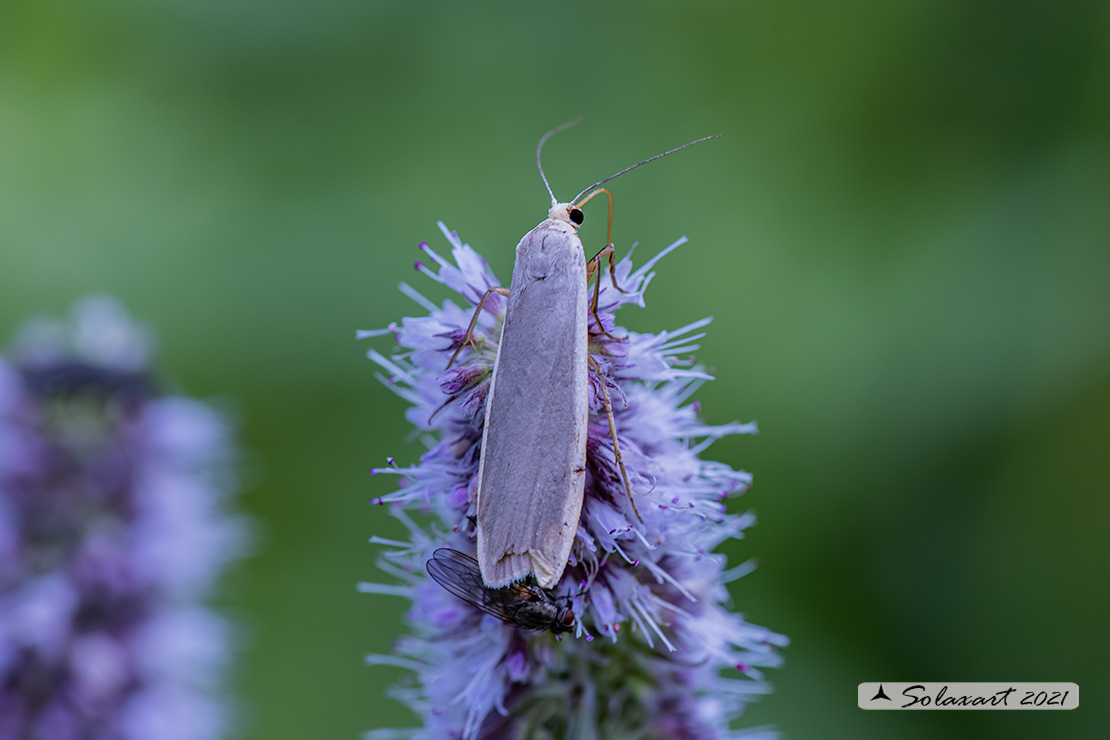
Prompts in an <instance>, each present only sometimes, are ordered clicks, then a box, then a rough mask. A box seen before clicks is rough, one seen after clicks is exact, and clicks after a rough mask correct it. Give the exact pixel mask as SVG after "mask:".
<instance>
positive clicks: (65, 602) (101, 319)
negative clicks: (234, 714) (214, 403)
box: [0, 297, 246, 740]
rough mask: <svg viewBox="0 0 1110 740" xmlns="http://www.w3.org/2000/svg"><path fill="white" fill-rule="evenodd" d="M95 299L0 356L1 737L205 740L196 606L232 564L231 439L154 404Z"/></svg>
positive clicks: (216, 684) (163, 403)
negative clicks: (7, 353) (67, 321)
mask: <svg viewBox="0 0 1110 740" xmlns="http://www.w3.org/2000/svg"><path fill="white" fill-rule="evenodd" d="M150 357H151V352H150V341H149V337H148V336H147V334H146V332H145V331H144V330H143V329H142V328H141V327H139V326H136V325H135V324H134V323H132V321H131V319H130V318H129V317H128V316H127V314H126V313H125V312H124V311H123V309H122V308H120V306H119V305H118V304H116V303H115V302H114V301H112V300H110V299H107V298H103V297H100V298H90V299H86V300H85V301H83V302H82V303H80V304H78V306H77V307H76V308H75V310H74V313H73V319H72V321H71V322H69V323H61V322H52V321H36V322H32V323H29V324H28V325H26V326H25V328H24V330H23V332H22V333H21V335H20V338H19V341H18V342H17V345H16V347H15V349H14V350H13V352H11V353H10V354H9V358H8V359H7V360H5V359H3V358H0V738H3V740H9V739H14V738H19V739H20V740H82V739H84V738H112V739H113V740H218V739H220V738H226V737H228V736H229V735H230V732H231V730H232V729H233V728H232V727H231V722H230V719H231V717H230V707H229V706H228V705H227V704H226V702H225V700H223V699H222V698H220V695H221V692H222V683H223V682H222V680H221V678H222V674H223V668H224V665H225V664H226V663H228V662H229V660H230V656H229V653H230V652H231V650H230V646H231V637H232V635H231V632H230V625H229V624H228V623H227V622H225V621H224V620H223V619H222V618H221V617H220V616H218V615H217V614H216V613H214V612H212V611H210V610H209V609H208V608H206V607H205V605H204V599H205V598H206V596H207V595H208V594H209V592H210V591H211V589H212V586H213V584H214V581H215V579H216V578H217V577H218V576H219V575H220V574H221V573H222V572H223V570H224V569H225V568H226V566H227V565H228V563H229V562H230V561H232V560H234V559H235V558H237V557H238V556H239V555H241V554H242V551H243V548H244V537H245V534H246V526H245V524H244V522H243V520H241V519H239V518H237V517H234V516H229V515H228V514H226V513H225V510H226V509H228V508H229V507H228V505H227V496H228V493H229V492H230V489H231V488H232V485H233V483H234V481H233V479H232V477H231V475H230V473H231V464H232V463H233V462H234V459H233V458H234V451H233V449H232V445H231V443H232V439H231V432H230V430H229V428H228V425H227V423H226V421H225V420H224V419H223V418H222V417H221V416H220V415H219V414H217V413H216V412H215V411H214V410H213V409H211V408H209V407H208V406H206V405H204V404H202V403H200V402H197V401H194V400H192V399H189V398H185V397H182V396H174V395H169V394H166V393H165V392H163V391H162V390H161V389H160V387H159V384H158V383H157V381H156V380H155V379H154V377H153V375H152V374H151V365H150Z"/></svg>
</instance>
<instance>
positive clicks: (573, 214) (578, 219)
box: [570, 208, 586, 225]
mask: <svg viewBox="0 0 1110 740" xmlns="http://www.w3.org/2000/svg"><path fill="white" fill-rule="evenodd" d="M585 218H586V217H585V215H583V213H582V211H580V210H579V209H577V208H571V209H570V220H571V221H573V222H574V223H576V224H579V225H581V223H582V221H583V220H584V219H585Z"/></svg>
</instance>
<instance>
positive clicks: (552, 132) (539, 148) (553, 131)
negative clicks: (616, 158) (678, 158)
mask: <svg viewBox="0 0 1110 740" xmlns="http://www.w3.org/2000/svg"><path fill="white" fill-rule="evenodd" d="M579 123H582V117H581V116H579V117H578V118H575V119H574V120H573V121H567V122H566V123H564V124H563V125H562V126H556V127H555V128H553V129H551V130H550V131H548V132H547V133H546V134H544V135H543V136H541V137H540V143H539V144H537V145H536V167H537V168H539V171H540V177H542V178H543V186H544V187H545V188H547V194H548V195H550V196H551V205H552V207H554V206H555V205H556V204H557V203H558V202H559V201H558V200H557V199H556V198H555V193H553V192H551V186H550V185H548V184H547V175H545V174H543V165H542V164H541V163H540V151H542V150H543V145H544V142H546V141H547V140H548V139H550V138H551V137H552V136H554V135H555V134H557V133H559V132H560V131H564V130H566V129H568V128H570V127H571V126H576V125H578V124H579ZM686 146H689V144H687V145H686ZM667 154H670V152H667ZM588 189H589V188H587V190H588ZM582 192H585V190H583V191H582ZM581 194H582V193H579V195H581Z"/></svg>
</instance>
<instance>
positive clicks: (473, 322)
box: [447, 288, 509, 369]
mask: <svg viewBox="0 0 1110 740" xmlns="http://www.w3.org/2000/svg"><path fill="white" fill-rule="evenodd" d="M494 293H496V294H497V295H504V296H507V295H509V289H508V288H490V289H489V290H487V291H486V292H485V293H483V294H482V300H480V301H478V307H477V308H475V309H474V315H473V316H471V317H470V326H468V327H466V336H464V337H463V340H462V344H460V345H459V346H458V347H457V348H456V349H455V353H454V354H453V355H451V359H450V360H448V361H447V369H451V366H452V365H454V364H455V358H456V357H458V356H459V352H462V348H463V347H465V346H466V345H468V344H469V345H470V346H471V347H474V348H475V349H477V348H478V345H476V344H475V343H474V327H475V326H477V325H478V317H479V316H480V315H481V314H482V307H483V306H485V305H486V300H487V299H488V298H489V297H490V296H491V295H493V294H494Z"/></svg>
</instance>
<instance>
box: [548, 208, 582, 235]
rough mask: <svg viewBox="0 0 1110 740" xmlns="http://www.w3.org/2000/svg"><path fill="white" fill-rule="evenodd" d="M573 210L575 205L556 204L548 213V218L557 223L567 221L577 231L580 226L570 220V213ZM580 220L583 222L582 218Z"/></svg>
mask: <svg viewBox="0 0 1110 740" xmlns="http://www.w3.org/2000/svg"><path fill="white" fill-rule="evenodd" d="M573 208H574V204H573V203H556V204H555V205H553V206H551V210H550V211H548V212H547V217H548V218H550V219H554V220H555V221H565V222H567V223H568V224H570V225H571V226H573V227H574V228H575V230H577V229H578V224H576V223H574V221H572V220H571V218H570V212H571V209H573ZM578 220H579V221H581V220H582V219H581V218H580V219H578Z"/></svg>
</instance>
